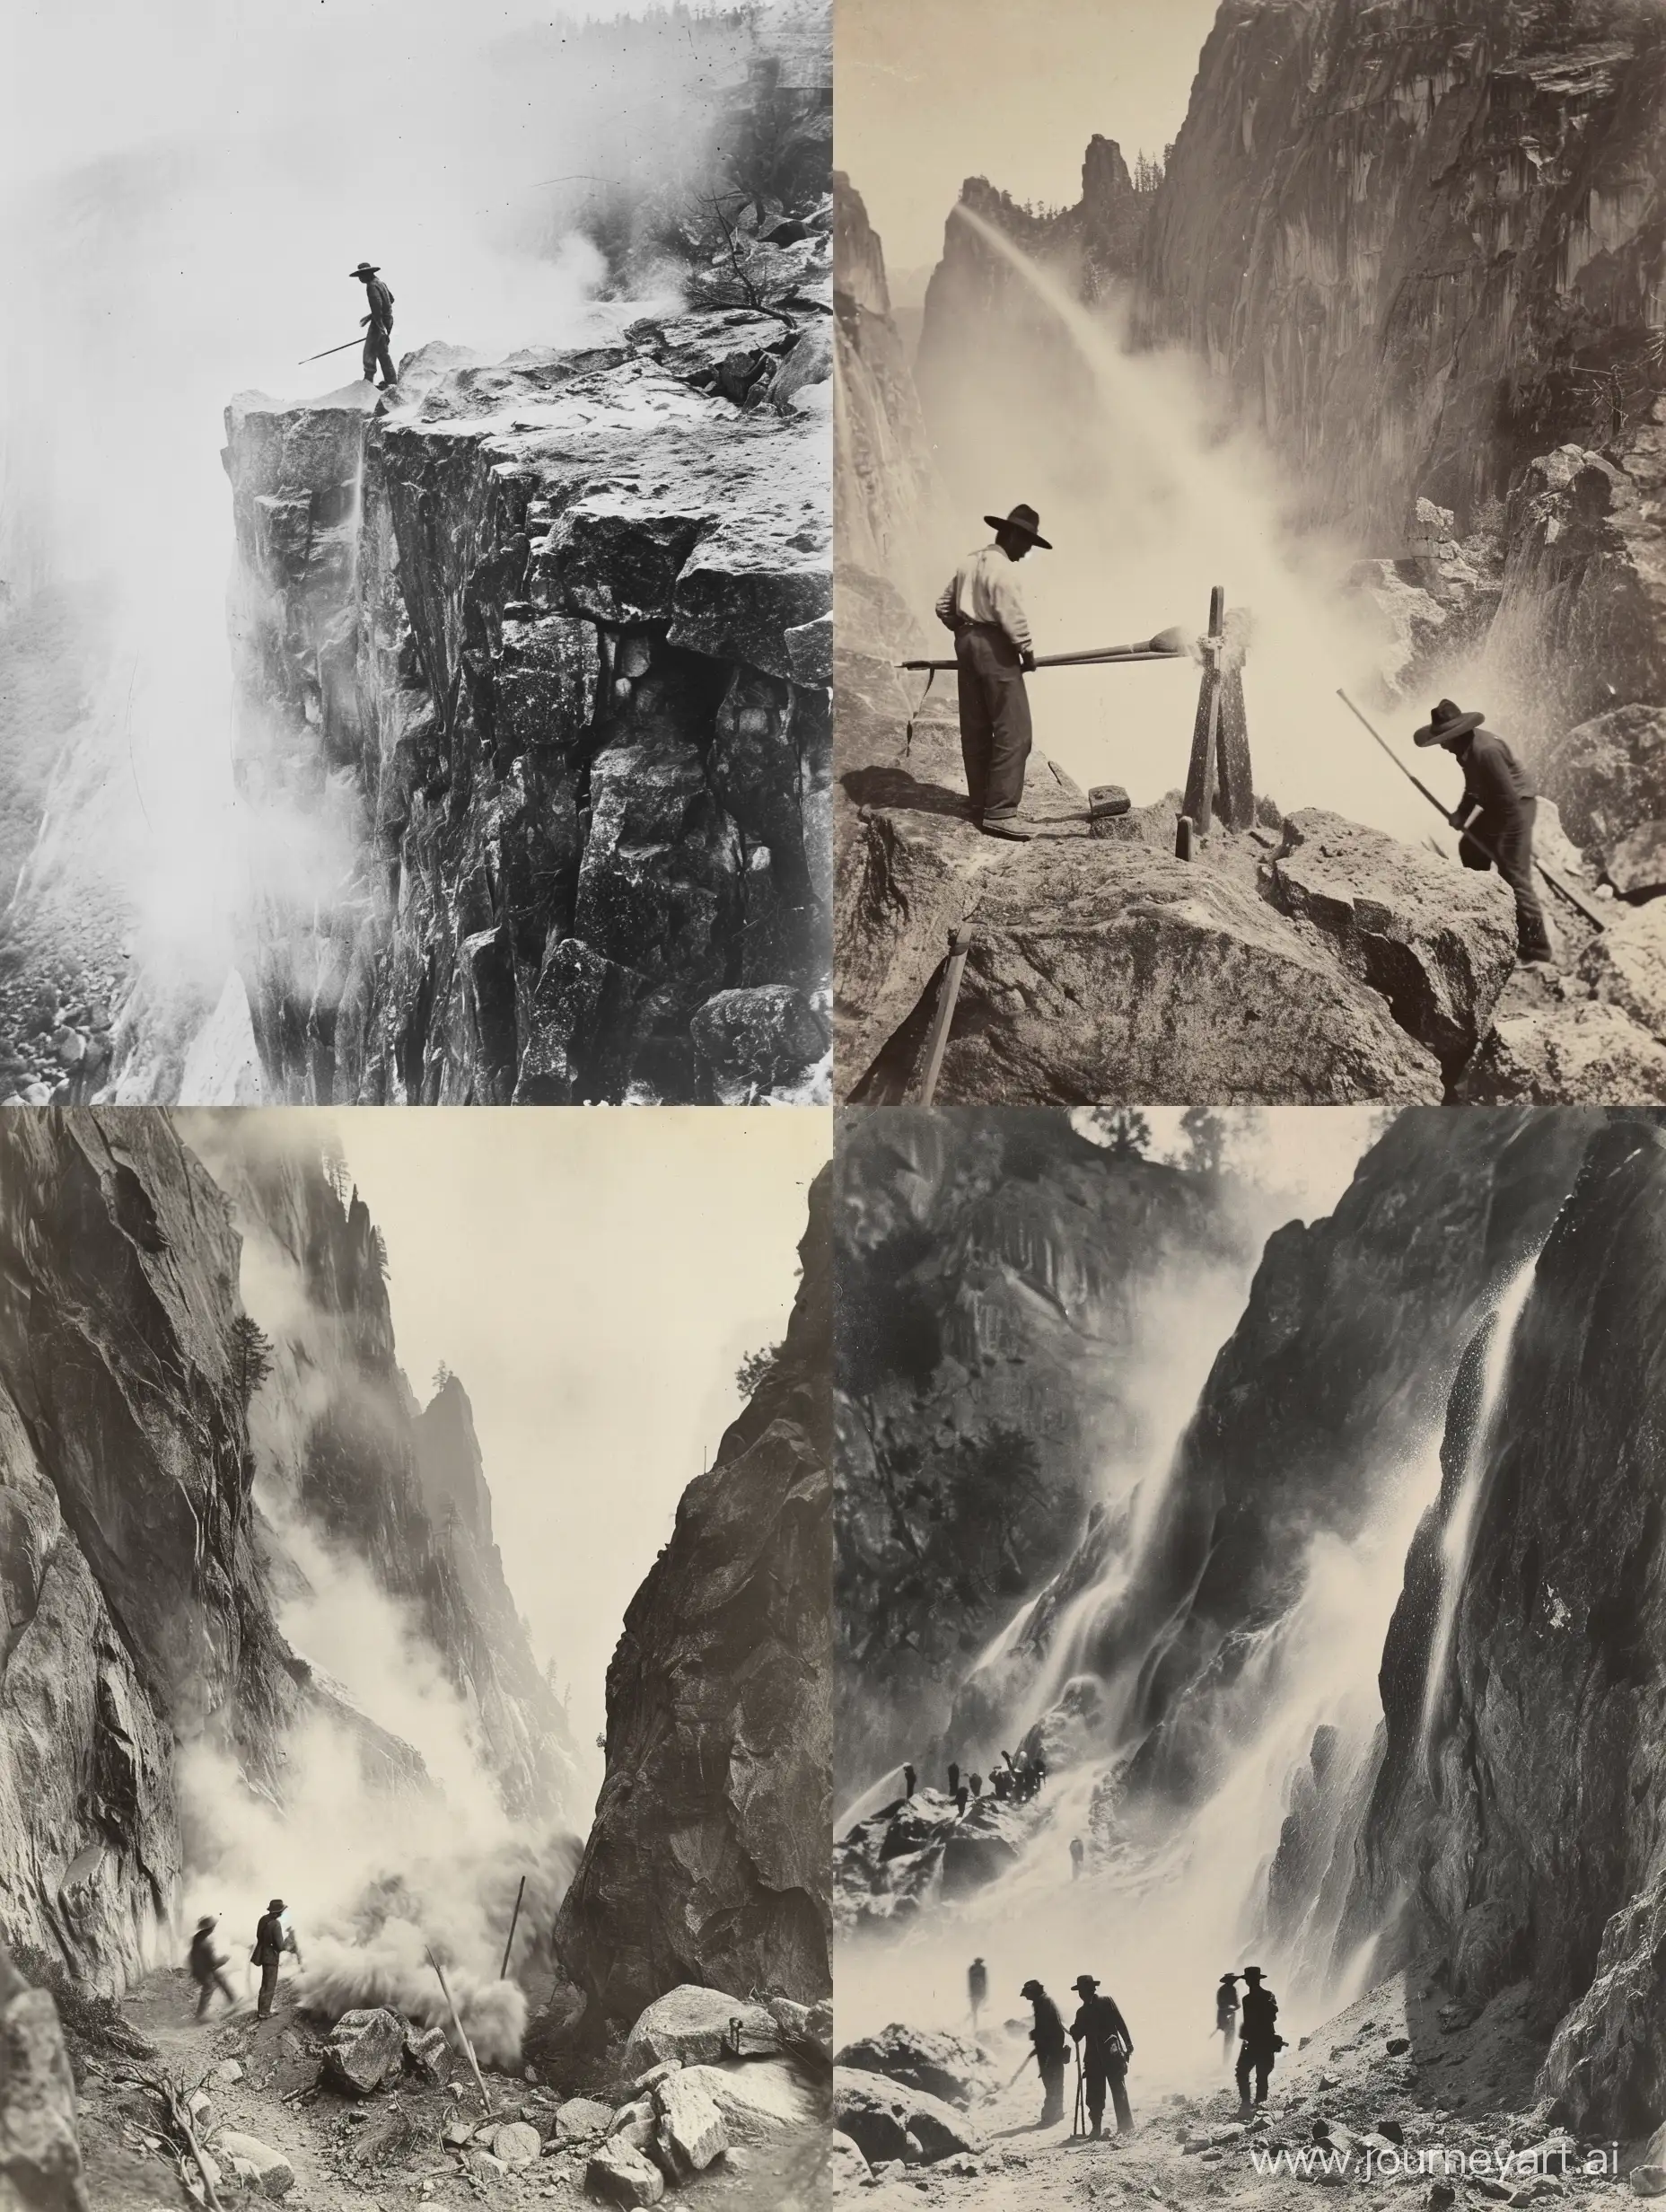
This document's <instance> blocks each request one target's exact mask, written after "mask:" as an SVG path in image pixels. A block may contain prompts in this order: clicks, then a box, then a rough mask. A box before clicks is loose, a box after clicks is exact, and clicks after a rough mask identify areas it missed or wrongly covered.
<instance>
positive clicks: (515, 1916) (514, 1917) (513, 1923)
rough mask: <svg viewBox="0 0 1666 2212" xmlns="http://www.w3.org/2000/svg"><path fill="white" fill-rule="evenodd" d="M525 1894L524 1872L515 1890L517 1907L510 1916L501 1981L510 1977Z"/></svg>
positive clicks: (499, 1977)
mask: <svg viewBox="0 0 1666 2212" xmlns="http://www.w3.org/2000/svg"><path fill="white" fill-rule="evenodd" d="M525 1895H526V1876H525V1875H524V1874H522V1877H521V1887H520V1888H519V1889H518V1890H517V1891H516V1892H515V1909H514V1910H513V1912H512V1913H511V1914H510V1916H509V1941H508V1942H507V1943H506V1944H504V1971H503V1972H502V1973H501V1974H500V1975H499V1976H498V1977H497V1979H499V1981H507V1980H508V1979H509V1953H511V1952H512V1951H513V1949H514V1947H515V1929H516V1927H518V1926H519V1925H520V1920H521V1900H522V1898H523V1897H524V1896H525Z"/></svg>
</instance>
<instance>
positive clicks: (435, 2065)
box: [404, 2028, 452, 2086]
mask: <svg viewBox="0 0 1666 2212" xmlns="http://www.w3.org/2000/svg"><path fill="white" fill-rule="evenodd" d="M404 2058H405V2064H406V2065H407V2066H408V2067H409V2068H410V2070H411V2072H412V2073H413V2074H416V2075H417V2076H420V2077H421V2079H422V2080H424V2081H425V2082H432V2083H434V2085H436V2086H438V2085H441V2084H443V2083H444V2082H448V2081H450V2079H451V2077H452V2047H451V2045H450V2043H449V2042H447V2041H446V2039H445V2031H444V2029H443V2028H410V2029H408V2030H407V2032H406V2037H405V2052H404Z"/></svg>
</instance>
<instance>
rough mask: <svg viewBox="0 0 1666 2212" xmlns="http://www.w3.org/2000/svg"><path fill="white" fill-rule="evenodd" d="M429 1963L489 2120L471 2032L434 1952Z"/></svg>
mask: <svg viewBox="0 0 1666 2212" xmlns="http://www.w3.org/2000/svg"><path fill="white" fill-rule="evenodd" d="M428 1963H429V1965H430V1966H432V1967H433V1969H434V1972H435V1974H437V1975H438V1977H439V1981H440V1995H441V1996H442V1997H443V1998H444V1999H445V2008H446V2010H447V2011H448V2012H449V2013H450V2014H451V2015H452V2026H453V2027H454V2028H455V2029H456V2031H457V2040H458V2041H459V2042H460V2044H461V2045H462V2047H463V2057H464V2058H467V2059H468V2061H469V2072H470V2073H471V2074H472V2075H473V2076H474V2085H475V2087H476V2088H477V2089H478V2091H479V2092H480V2110H481V2112H482V2113H483V2114H484V2115H485V2117H486V2118H487V2120H489V2119H490V2118H491V2116H492V2100H491V2099H490V2097H488V2096H487V2094H486V2083H485V2082H484V2080H483V2079H482V2078H481V2075H480V2062H479V2060H478V2058H476V2057H475V2055H474V2045H473V2044H472V2043H471V2042H470V2041H469V2031H468V2030H467V2028H465V2027H464V2025H463V2023H462V2020H461V2017H460V2015H459V2013H458V2010H457V2006H456V2002H455V2000H454V1999H453V1997H452V1992H451V1988H450V1985H449V1984H448V1983H447V1981H446V1979H445V1970H444V1969H443V1967H442V1966H441V1964H440V1962H439V1961H438V1959H436V1958H435V1957H434V1953H433V1951H432V1950H430V1951H429V1952H428Z"/></svg>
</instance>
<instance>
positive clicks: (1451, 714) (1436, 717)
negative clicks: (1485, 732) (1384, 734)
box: [1411, 699, 1486, 745]
mask: <svg viewBox="0 0 1666 2212" xmlns="http://www.w3.org/2000/svg"><path fill="white" fill-rule="evenodd" d="M1485 721H1486V715H1466V714H1465V713H1463V711H1462V710H1461V709H1460V707H1457V706H1455V705H1454V704H1453V702H1452V701H1451V699H1437V700H1436V702H1435V704H1434V709H1433V711H1432V712H1431V714H1430V715H1429V719H1428V720H1427V722H1425V724H1424V725H1423V727H1422V729H1421V730H1416V731H1414V732H1413V733H1412V741H1411V742H1412V743H1413V744H1414V745H1443V744H1444V743H1445V742H1446V741H1447V739H1448V738H1451V737H1467V736H1468V735H1469V732H1470V731H1471V730H1478V729H1479V728H1480V726H1481V724H1483V723H1484V722H1485Z"/></svg>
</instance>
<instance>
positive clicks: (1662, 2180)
mask: <svg viewBox="0 0 1666 2212" xmlns="http://www.w3.org/2000/svg"><path fill="white" fill-rule="evenodd" d="M1627 2180H1628V2181H1630V2183H1631V2186H1632V2190H1633V2193H1634V2194H1635V2195H1636V2196H1638V2197H1666V2166H1634V2167H1633V2168H1632V2170H1631V2172H1630V2173H1629V2174H1628V2175H1627Z"/></svg>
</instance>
